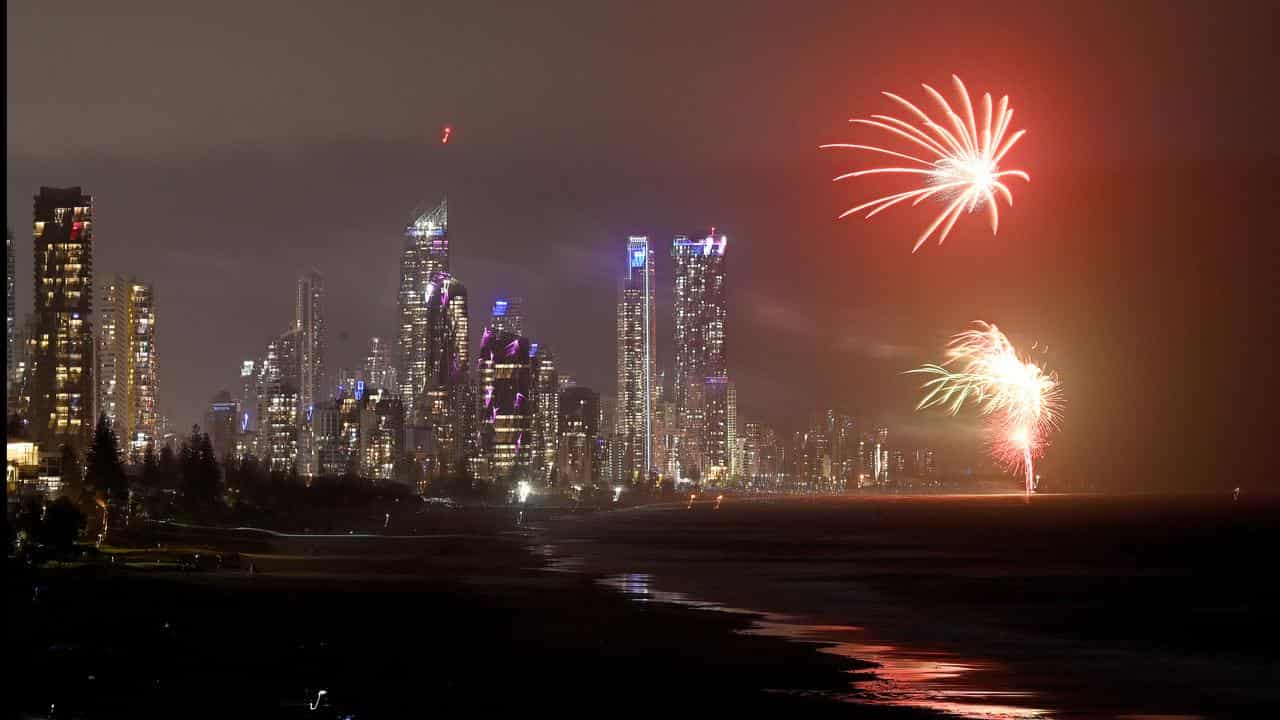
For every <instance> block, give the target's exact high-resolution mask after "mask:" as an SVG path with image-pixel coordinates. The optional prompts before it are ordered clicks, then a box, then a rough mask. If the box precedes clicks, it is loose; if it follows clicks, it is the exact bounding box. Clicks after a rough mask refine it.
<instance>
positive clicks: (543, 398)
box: [531, 343, 560, 487]
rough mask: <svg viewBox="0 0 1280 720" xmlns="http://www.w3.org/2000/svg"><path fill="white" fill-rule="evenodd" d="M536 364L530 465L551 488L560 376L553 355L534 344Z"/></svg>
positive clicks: (557, 422)
mask: <svg viewBox="0 0 1280 720" xmlns="http://www.w3.org/2000/svg"><path fill="white" fill-rule="evenodd" d="M531 351H532V353H533V361H534V365H535V373H534V386H533V402H534V425H533V443H534V449H533V452H534V458H533V466H534V469H535V470H536V471H537V473H538V478H537V479H538V480H539V481H541V482H542V483H543V485H545V486H548V487H549V486H550V485H551V483H552V479H553V476H554V475H555V469H556V448H557V447H558V446H559V444H560V432H559V422H560V377H559V374H558V373H557V372H556V359H555V355H554V354H552V352H551V351H550V350H549V349H547V348H545V347H539V346H538V343H533V344H532V347H531Z"/></svg>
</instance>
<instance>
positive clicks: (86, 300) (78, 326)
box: [31, 187, 95, 451]
mask: <svg viewBox="0 0 1280 720" xmlns="http://www.w3.org/2000/svg"><path fill="white" fill-rule="evenodd" d="M33 218H34V229H33V235H34V238H35V247H34V254H35V283H34V285H35V287H34V291H35V317H36V325H35V336H34V337H33V338H32V340H31V341H32V342H33V344H34V350H35V352H34V353H33V357H32V363H33V371H34V373H33V383H32V385H33V387H32V393H31V428H32V432H33V434H34V435H35V438H36V439H37V440H38V441H41V442H62V443H71V444H74V445H76V446H77V447H78V448H80V450H81V451H83V450H84V449H85V448H87V446H88V441H89V436H90V434H91V433H92V432H93V425H94V420H95V417H94V415H95V408H94V398H95V393H94V384H93V329H92V323H91V320H92V314H93V198H92V197H90V196H89V195H86V194H85V193H83V192H82V191H81V190H80V188H78V187H73V188H49V187H42V188H40V192H39V194H37V195H36V196H35V203H34V213H33Z"/></svg>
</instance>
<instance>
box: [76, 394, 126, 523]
mask: <svg viewBox="0 0 1280 720" xmlns="http://www.w3.org/2000/svg"><path fill="white" fill-rule="evenodd" d="M85 484H86V485H87V486H88V487H89V488H90V489H92V491H93V493H94V495H96V496H97V497H98V498H99V499H101V500H102V501H103V502H105V503H107V504H114V505H119V504H122V503H124V502H125V501H126V500H127V498H128V496H129V481H128V479H127V478H125V474H124V465H123V463H121V461H120V447H119V445H117V444H116V434H115V431H113V430H112V429H111V423H110V422H109V421H108V420H107V416H106V414H102V415H99V416H98V426H97V428H96V429H95V430H94V432H93V444H92V445H90V446H89V454H88V456H87V457H86V458H85Z"/></svg>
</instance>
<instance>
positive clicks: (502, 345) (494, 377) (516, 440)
mask: <svg viewBox="0 0 1280 720" xmlns="http://www.w3.org/2000/svg"><path fill="white" fill-rule="evenodd" d="M534 358H535V350H534V346H533V343H531V342H530V341H529V338H526V337H521V336H519V335H515V334H513V333H509V332H494V330H493V328H485V332H484V335H483V340H482V341H481V343H480V357H479V364H480V449H481V454H482V456H483V458H484V460H485V462H484V463H483V467H485V468H486V472H487V474H488V477H485V478H480V479H482V480H487V481H491V482H496V483H499V484H501V485H514V483H515V482H518V481H520V480H527V479H531V477H532V475H533V472H534V471H533V456H534V442H533V439H534V438H533V430H534V422H535V411H536V404H537V403H536V400H535V397H534V393H535V390H536V387H537V363H536V362H535V359H534Z"/></svg>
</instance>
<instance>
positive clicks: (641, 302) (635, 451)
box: [617, 236, 656, 483]
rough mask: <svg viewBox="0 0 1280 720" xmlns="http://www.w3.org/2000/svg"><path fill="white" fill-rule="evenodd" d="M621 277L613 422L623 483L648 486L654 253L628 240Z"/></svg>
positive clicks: (641, 241) (640, 240)
mask: <svg viewBox="0 0 1280 720" xmlns="http://www.w3.org/2000/svg"><path fill="white" fill-rule="evenodd" d="M626 263H627V265H626V271H627V272H626V276H625V280H624V282H623V287H622V300H621V302H619V303H618V418H617V432H618V434H619V435H620V436H621V442H622V445H623V447H622V448H621V450H622V453H623V455H622V464H621V471H622V475H623V478H622V481H623V482H626V483H647V482H648V479H649V472H650V468H651V463H652V459H653V404H654V402H655V400H656V398H655V392H654V388H655V384H654V380H655V376H656V372H655V367H654V363H655V352H654V337H653V334H654V312H653V292H654V285H653V250H652V248H650V247H649V238H647V237H644V236H631V237H629V238H627V261H626Z"/></svg>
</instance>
